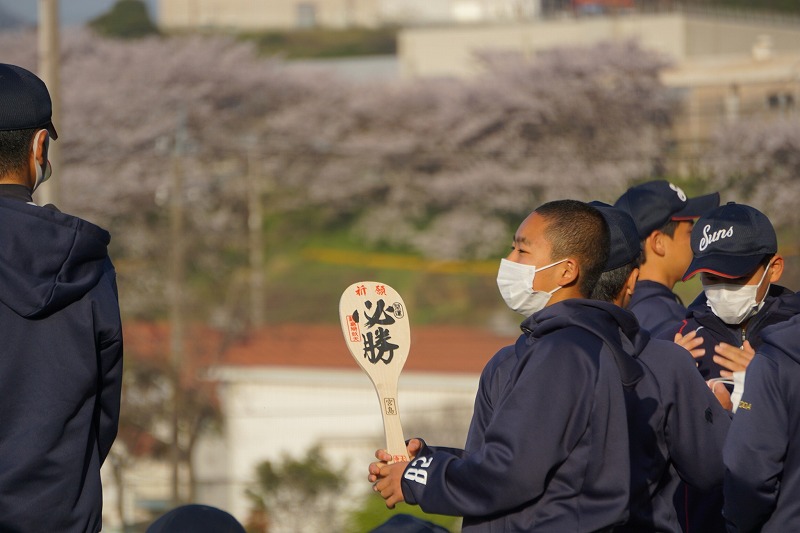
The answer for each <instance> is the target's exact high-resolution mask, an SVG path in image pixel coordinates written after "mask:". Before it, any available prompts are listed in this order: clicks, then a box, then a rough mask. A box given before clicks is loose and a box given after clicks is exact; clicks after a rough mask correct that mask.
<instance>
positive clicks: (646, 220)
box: [614, 180, 719, 239]
mask: <svg viewBox="0 0 800 533" xmlns="http://www.w3.org/2000/svg"><path fill="white" fill-rule="evenodd" d="M717 206H719V193H716V192H715V193H711V194H706V195H703V196H697V197H695V198H687V197H686V194H685V193H684V192H683V190H681V188H680V187H678V186H677V185H674V184H672V183H670V182H668V181H666V180H656V181H648V182H647V183H642V184H641V185H637V186H635V187H631V188H630V189H628V190H627V191H626V192H625V193H624V194H623V195H622V196H620V197H619V199H618V200H617V201H616V202H615V203H614V207H616V208H617V209H622V210H623V211H625V212H626V213H628V214H629V215H630V216H631V218H633V221H634V223H635V224H636V230H637V231H638V232H639V238H640V239H646V238H647V236H648V235H650V233H652V232H653V230H657V229H659V228H661V227H662V226H664V224H666V223H667V222H669V221H670V220H694V219H696V218H698V217H700V216H702V215H704V214H706V213H707V212H709V211H711V210H712V209H714V208H715V207H717Z"/></svg>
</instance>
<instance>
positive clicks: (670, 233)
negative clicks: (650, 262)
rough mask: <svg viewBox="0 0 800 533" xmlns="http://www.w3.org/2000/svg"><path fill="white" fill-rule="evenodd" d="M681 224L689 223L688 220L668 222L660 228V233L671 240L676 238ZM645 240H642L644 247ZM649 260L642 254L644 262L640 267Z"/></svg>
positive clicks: (641, 262)
mask: <svg viewBox="0 0 800 533" xmlns="http://www.w3.org/2000/svg"><path fill="white" fill-rule="evenodd" d="M681 222H689V221H687V220H672V219H670V220H667V222H666V224H664V225H663V226H661V227H660V228H658V231H660V232H661V233H663V234H664V235H666V236H667V237H669V238H670V239H674V238H675V230H676V229H678V224H680V223H681ZM654 231H655V230H654ZM644 241H645V239H642V246H644ZM646 260H647V259H646V258H645V256H644V254H642V260H641V261H640V262H639V264H640V265H643V264H644V263H645V261H646Z"/></svg>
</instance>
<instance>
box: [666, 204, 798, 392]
mask: <svg viewBox="0 0 800 533" xmlns="http://www.w3.org/2000/svg"><path fill="white" fill-rule="evenodd" d="M692 250H693V252H694V259H693V260H692V263H691V265H690V266H689V268H688V269H687V271H686V274H685V275H684V279H689V278H691V277H693V276H695V275H697V274H700V276H701V280H702V282H703V292H702V293H701V294H700V295H699V296H698V297H697V298H696V299H695V301H694V302H692V303H691V304H690V305H689V309H688V313H687V315H686V318H685V319H684V320H682V321H680V322H678V323H677V324H675V325H673V327H672V328H669V329H666V330H665V331H664V332H663V333H662V334H661V335H660V337H662V338H665V339H675V335H676V334H678V335H679V336H685V335H688V334H690V333H692V332H694V333H695V334H696V335H697V337H698V338H701V339H702V344H701V345H700V346H698V347H697V348H696V349H695V351H696V360H697V365H698V369H699V370H700V373H701V374H702V375H703V377H704V378H706V379H710V378H717V377H720V376H721V377H732V375H733V372H738V371H743V370H745V369H746V368H747V364H748V363H749V362H750V360H751V359H752V358H753V355H754V354H755V349H756V348H758V346H759V345H760V344H761V331H762V330H763V329H764V328H765V327H767V326H769V325H772V324H777V323H779V322H783V321H785V320H788V319H789V318H791V317H793V316H794V315H796V314H798V313H800V297H799V296H798V295H796V294H795V293H794V292H792V291H790V290H789V289H787V288H785V287H781V286H780V285H776V283H777V282H778V281H779V280H780V279H781V275H782V274H783V268H784V260H783V257H782V256H781V255H780V254H779V253H778V238H777V236H776V235H775V230H774V229H773V227H772V223H771V222H770V221H769V219H768V218H767V217H766V215H764V214H763V213H762V212H761V211H759V210H758V209H756V208H754V207H750V206H748V205H744V204H736V203H733V202H729V203H728V204H726V205H723V206H720V207H718V208H717V209H715V210H714V211H712V212H711V213H709V214H708V215H706V216H705V217H702V218H701V219H700V220H698V222H697V225H696V226H695V228H694V230H693V231H692Z"/></svg>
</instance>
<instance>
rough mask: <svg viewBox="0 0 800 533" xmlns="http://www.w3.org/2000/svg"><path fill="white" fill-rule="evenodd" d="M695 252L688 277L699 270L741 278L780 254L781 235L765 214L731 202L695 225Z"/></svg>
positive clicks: (693, 247)
mask: <svg viewBox="0 0 800 533" xmlns="http://www.w3.org/2000/svg"><path fill="white" fill-rule="evenodd" d="M692 252H693V253H694V259H692V263H691V264H690V265H689V269H688V270H687V271H686V274H685V275H684V276H683V279H684V280H687V279H689V278H691V277H692V276H694V275H695V274H697V273H698V272H709V273H711V274H715V275H717V276H721V277H723V278H741V277H742V276H746V275H747V274H750V273H751V272H753V271H754V270H755V269H756V268H757V267H758V265H759V264H760V263H761V261H763V260H764V259H765V258H767V257H770V256H772V255H775V254H776V253H778V237H777V236H776V235H775V229H774V228H773V227H772V223H771V222H770V221H769V219H768V218H767V216H766V215H765V214H764V213H762V212H761V211H759V210H758V209H756V208H755V207H750V206H749V205H744V204H737V203H734V202H729V203H727V204H726V205H723V206H720V207H718V208H716V209H714V210H713V211H712V212H710V213H708V214H707V215H706V216H704V217H701V218H700V220H698V221H697V224H695V226H694V228H692Z"/></svg>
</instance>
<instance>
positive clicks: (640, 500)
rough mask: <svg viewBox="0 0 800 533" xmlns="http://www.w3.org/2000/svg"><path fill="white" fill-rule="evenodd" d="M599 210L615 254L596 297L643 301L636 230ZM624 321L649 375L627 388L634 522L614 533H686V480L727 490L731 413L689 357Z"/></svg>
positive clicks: (630, 348) (628, 345) (632, 349)
mask: <svg viewBox="0 0 800 533" xmlns="http://www.w3.org/2000/svg"><path fill="white" fill-rule="evenodd" d="M592 205H595V204H594V203H593V204H592ZM595 207H597V208H598V209H599V210H600V212H601V213H603V215H604V216H605V217H606V221H607V222H608V225H609V230H610V235H611V250H610V252H609V262H608V264H607V265H606V269H605V271H604V272H603V274H602V275H601V276H600V279H599V280H598V282H597V284H596V285H595V288H594V290H593V291H592V297H593V298H597V299H600V300H603V301H607V302H612V303H615V304H617V305H618V306H620V307H621V308H624V307H625V306H626V305H627V302H628V301H630V297H631V295H635V286H636V285H635V284H636V277H637V274H638V263H639V258H640V256H641V248H640V241H639V238H638V236H637V233H636V227H635V225H634V223H633V220H632V219H631V218H630V217H629V216H628V215H627V214H626V213H624V212H623V211H621V210H619V209H615V208H613V207H611V206H603V205H595ZM618 315H619V318H618V321H619V323H620V325H621V327H620V333H621V335H620V345H621V346H623V349H624V350H625V351H626V353H628V354H629V355H630V357H632V358H634V359H635V360H636V361H637V362H639V363H640V364H641V365H642V368H643V369H644V377H643V378H642V379H641V380H640V381H639V382H638V383H636V384H635V385H634V386H633V387H627V388H626V389H625V397H626V406H627V413H628V435H629V437H630V443H629V449H630V454H631V501H630V518H629V519H628V522H627V523H625V524H624V525H622V526H620V527H619V528H616V529H615V530H614V531H620V532H622V531H626V532H627V531H629V532H631V533H634V532H642V531H648V532H664V533H666V532H669V533H679V532H680V531H681V526H680V522H679V521H678V516H677V515H676V512H675V508H674V506H673V501H672V500H673V494H674V493H675V490H676V488H677V485H678V482H679V480H681V479H682V480H684V481H685V482H687V483H690V484H691V485H693V486H695V487H698V488H701V489H706V490H708V489H712V488H715V487H719V486H721V484H722V480H723V474H724V466H723V464H722V447H723V445H724V443H725V437H726V435H727V432H728V428H729V426H730V414H729V412H728V411H726V410H725V409H724V408H723V407H722V405H721V404H720V402H719V401H717V398H716V397H715V396H714V394H712V392H711V390H710V389H709V387H708V386H707V385H706V383H705V381H704V380H703V378H702V377H701V376H700V374H698V372H697V370H696V368H695V365H694V362H693V359H692V357H691V355H690V354H689V352H687V351H686V350H685V349H684V348H682V347H680V346H678V345H676V344H675V343H674V342H670V341H666V340H660V339H653V338H650V335H649V334H648V332H647V331H646V330H643V329H639V327H638V325H637V323H636V318H635V317H634V316H633V315H632V314H631V313H629V312H628V311H625V310H623V309H619V310H618ZM719 389H720V393H721V394H722V391H725V388H724V387H719Z"/></svg>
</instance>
